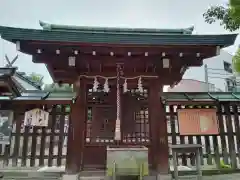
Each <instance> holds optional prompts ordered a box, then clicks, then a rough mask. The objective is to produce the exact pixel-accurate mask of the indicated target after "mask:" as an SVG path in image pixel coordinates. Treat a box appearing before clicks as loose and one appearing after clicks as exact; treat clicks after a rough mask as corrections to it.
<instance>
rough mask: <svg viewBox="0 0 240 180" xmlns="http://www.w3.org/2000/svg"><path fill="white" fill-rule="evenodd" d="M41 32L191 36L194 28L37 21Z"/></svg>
mask: <svg viewBox="0 0 240 180" xmlns="http://www.w3.org/2000/svg"><path fill="white" fill-rule="evenodd" d="M39 24H40V26H41V27H42V28H43V30H49V31H50V30H65V31H67V30H69V31H96V32H123V33H134V32H136V33H161V34H168V33H169V34H171V33H174V34H192V32H193V30H194V26H190V27H187V28H175V29H174V28H171V29H161V28H124V27H94V26H76V25H60V24H50V23H46V22H43V21H41V20H39Z"/></svg>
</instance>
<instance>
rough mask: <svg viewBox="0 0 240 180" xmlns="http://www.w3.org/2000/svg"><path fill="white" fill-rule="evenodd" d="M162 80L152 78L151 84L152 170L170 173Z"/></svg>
mask: <svg viewBox="0 0 240 180" xmlns="http://www.w3.org/2000/svg"><path fill="white" fill-rule="evenodd" d="M162 87H163V85H162V84H161V81H160V80H159V79H155V80H152V81H151V82H150V85H149V118H150V138H151V146H150V153H151V156H152V170H153V171H155V172H157V173H164V174H165V173H168V137H167V119H166V115H165V109H164V106H163V104H162V101H161V98H160V95H161V93H162Z"/></svg>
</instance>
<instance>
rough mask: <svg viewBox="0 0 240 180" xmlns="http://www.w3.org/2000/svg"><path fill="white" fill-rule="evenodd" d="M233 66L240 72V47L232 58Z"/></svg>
mask: <svg viewBox="0 0 240 180" xmlns="http://www.w3.org/2000/svg"><path fill="white" fill-rule="evenodd" d="M232 66H233V70H234V71H235V72H237V73H240V48H239V49H238V50H237V52H236V54H235V55H234V56H233V58H232Z"/></svg>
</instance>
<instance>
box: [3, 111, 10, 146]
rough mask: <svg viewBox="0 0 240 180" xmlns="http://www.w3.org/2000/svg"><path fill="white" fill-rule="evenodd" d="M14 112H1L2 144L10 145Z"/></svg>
mask: <svg viewBox="0 0 240 180" xmlns="http://www.w3.org/2000/svg"><path fill="white" fill-rule="evenodd" d="M12 122H13V111H10V110H0V144H4V145H6V144H10V140H11V133H12Z"/></svg>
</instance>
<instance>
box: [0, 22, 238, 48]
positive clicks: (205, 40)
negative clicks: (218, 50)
mask: <svg viewBox="0 0 240 180" xmlns="http://www.w3.org/2000/svg"><path fill="white" fill-rule="evenodd" d="M0 34H1V37H2V38H3V39H5V40H7V41H11V42H15V41H54V42H73V43H86V44H91V43H92V44H94V43H96V44H104V43H105V44H123V45H215V46H221V47H227V46H230V45H232V44H234V41H235V39H236V37H237V34H225V35H153V34H150V33H149V34H147V33H145V34H140V33H132V34H121V33H108V32H106V33H83V32H72V31H45V30H36V29H22V28H12V27H3V26H0Z"/></svg>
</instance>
